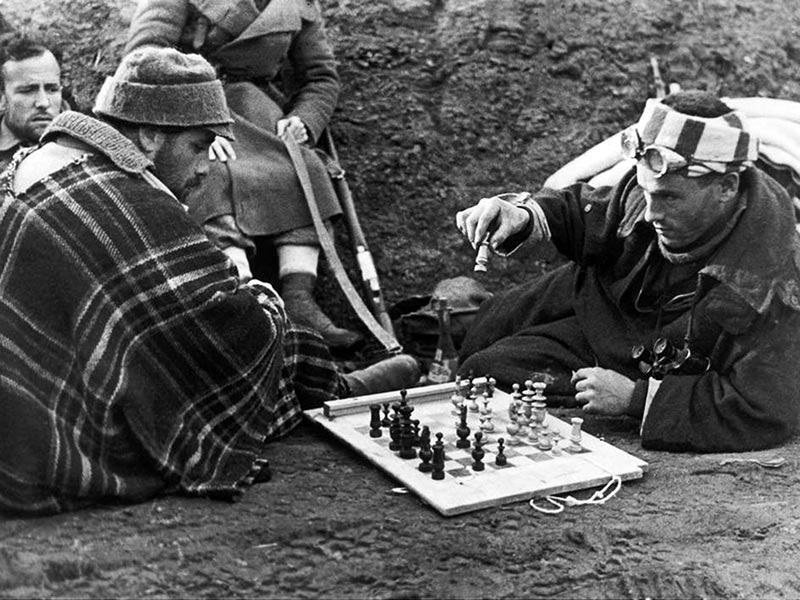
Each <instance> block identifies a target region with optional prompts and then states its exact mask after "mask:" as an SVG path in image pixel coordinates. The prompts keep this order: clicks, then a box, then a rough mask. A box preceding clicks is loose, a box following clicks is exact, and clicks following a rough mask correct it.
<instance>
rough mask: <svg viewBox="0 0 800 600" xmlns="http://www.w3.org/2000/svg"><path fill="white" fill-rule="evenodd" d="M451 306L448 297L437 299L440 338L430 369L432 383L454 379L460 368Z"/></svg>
mask: <svg viewBox="0 0 800 600" xmlns="http://www.w3.org/2000/svg"><path fill="white" fill-rule="evenodd" d="M450 313H451V311H450V307H449V306H447V298H445V297H439V298H438V299H437V301H436V316H437V317H438V319H439V340H438V341H437V343H436V353H435V354H434V356H433V362H431V366H430V367H429V369H428V381H430V382H431V383H446V382H448V381H453V380H454V379H455V377H456V370H457V369H458V352H457V351H456V346H455V344H454V343H453V333H452V331H451V325H450Z"/></svg>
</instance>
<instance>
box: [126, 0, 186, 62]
mask: <svg viewBox="0 0 800 600" xmlns="http://www.w3.org/2000/svg"><path fill="white" fill-rule="evenodd" d="M188 16H189V2H188V1H187V0H139V3H138V4H137V5H136V12H135V13H134V15H133V19H131V26H130V29H129V30H128V41H127V43H126V44H125V50H124V54H126V55H127V54H128V53H129V52H131V51H132V50H135V49H136V48H141V47H142V46H159V47H175V46H177V44H178V41H179V40H180V37H181V32H182V31H183V27H184V25H185V24H186V20H187V19H188Z"/></svg>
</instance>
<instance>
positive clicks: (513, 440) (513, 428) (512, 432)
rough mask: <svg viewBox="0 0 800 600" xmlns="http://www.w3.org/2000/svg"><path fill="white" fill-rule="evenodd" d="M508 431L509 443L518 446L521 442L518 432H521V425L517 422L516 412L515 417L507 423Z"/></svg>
mask: <svg viewBox="0 0 800 600" xmlns="http://www.w3.org/2000/svg"><path fill="white" fill-rule="evenodd" d="M506 432H508V445H509V446H516V445H517V444H519V438H518V437H517V434H518V433H519V425H518V424H517V415H516V413H515V414H514V417H513V418H512V419H511V420H510V421H509V422H508V425H506Z"/></svg>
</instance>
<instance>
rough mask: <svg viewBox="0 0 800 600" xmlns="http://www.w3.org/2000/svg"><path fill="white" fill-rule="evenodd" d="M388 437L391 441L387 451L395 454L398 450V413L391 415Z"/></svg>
mask: <svg viewBox="0 0 800 600" xmlns="http://www.w3.org/2000/svg"><path fill="white" fill-rule="evenodd" d="M389 437H390V438H391V440H392V441H390V442H389V450H391V451H392V452H397V451H398V450H399V449H400V413H399V412H395V413H394V414H393V415H392V423H391V425H389Z"/></svg>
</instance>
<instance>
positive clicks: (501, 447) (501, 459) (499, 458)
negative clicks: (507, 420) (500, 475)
mask: <svg viewBox="0 0 800 600" xmlns="http://www.w3.org/2000/svg"><path fill="white" fill-rule="evenodd" d="M505 443H506V441H505V440H504V439H503V438H500V439H499V440H497V455H496V456H495V458H494V464H496V465H497V466H498V467H505V466H506V465H507V464H508V459H507V458H506V452H505V449H506V448H505Z"/></svg>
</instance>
